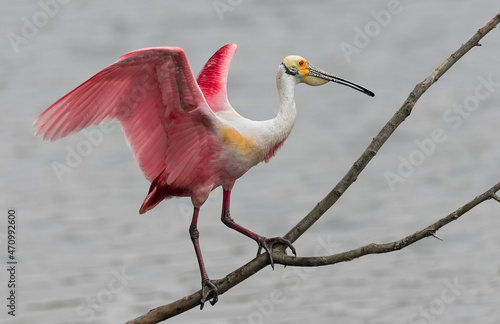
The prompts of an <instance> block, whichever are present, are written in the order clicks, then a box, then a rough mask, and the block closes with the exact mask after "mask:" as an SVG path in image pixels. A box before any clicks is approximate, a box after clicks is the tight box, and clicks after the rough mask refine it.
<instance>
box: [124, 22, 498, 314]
mask: <svg viewBox="0 0 500 324" xmlns="http://www.w3.org/2000/svg"><path fill="white" fill-rule="evenodd" d="M499 21H500V14H498V15H496V16H495V17H494V18H493V19H492V20H491V21H489V22H488V23H487V24H486V25H485V26H484V27H483V28H481V29H479V30H478V31H477V33H475V34H474V36H472V38H471V39H470V40H469V41H468V42H467V43H465V44H463V45H462V46H461V47H460V48H459V49H458V50H457V51H456V52H455V53H453V54H452V55H451V56H450V57H449V58H448V59H447V60H445V61H444V62H443V63H442V64H441V65H440V66H439V67H438V68H437V69H436V70H435V71H434V72H433V73H432V74H431V75H430V76H429V77H427V78H426V79H425V80H424V81H422V82H420V83H419V84H417V85H416V86H415V88H414V89H413V91H412V92H411V93H410V95H409V96H408V98H407V99H406V100H405V102H404V103H403V105H402V106H401V108H399V110H398V111H397V112H396V113H395V114H394V116H393V117H392V118H391V119H390V120H389V121H388V122H387V124H386V125H385V126H384V127H383V128H382V130H381V131H380V133H379V134H378V135H377V136H376V137H375V138H374V139H373V141H372V142H371V143H370V145H369V146H368V147H367V149H366V150H365V151H364V152H363V154H362V155H361V156H360V157H359V158H358V160H357V161H356V162H354V164H353V166H352V167H351V169H350V170H349V171H348V172H347V174H346V175H345V176H344V178H342V180H341V181H340V182H339V183H338V184H337V185H336V186H335V187H334V188H333V189H332V191H330V192H329V193H328V194H327V195H326V197H325V198H323V199H322V200H321V201H320V202H319V203H318V204H317V205H316V207H315V208H314V209H313V210H312V211H311V212H310V213H309V214H308V215H307V216H306V217H304V218H303V219H302V220H301V221H300V222H299V223H298V224H297V225H296V226H295V227H293V228H292V229H291V230H290V231H289V232H288V233H287V234H286V235H285V236H284V238H286V239H288V240H289V241H290V242H294V241H295V240H297V239H298V238H299V237H300V236H301V235H302V234H303V233H304V232H305V231H306V230H307V229H308V228H309V227H311V226H312V225H313V224H314V223H315V222H316V221H317V220H318V219H319V218H320V217H321V216H322V215H323V214H324V213H325V212H326V211H327V210H328V209H329V208H330V207H331V206H333V204H335V202H336V201H337V200H338V199H339V198H340V197H341V196H342V195H343V194H344V192H345V191H346V190H347V188H349V186H350V185H351V184H352V183H353V182H354V181H356V179H357V178H358V176H359V174H360V173H361V171H363V169H364V168H365V167H366V165H367V164H368V163H369V162H370V161H371V159H372V158H373V157H374V156H375V155H376V154H377V152H378V150H379V149H380V148H381V147H382V145H383V144H384V143H385V142H386V141H387V139H388V138H389V137H390V136H391V135H392V133H393V132H394V131H395V130H396V128H397V127H398V126H399V125H400V124H401V123H402V122H403V121H404V120H405V119H406V118H407V117H408V116H409V115H410V113H411V111H412V110H413V107H414V106H415V103H416V102H417V100H418V99H419V98H420V97H421V96H422V94H423V93H424V92H425V91H426V90H427V89H428V88H429V87H430V86H431V85H432V84H433V83H434V82H436V81H437V80H438V79H439V78H440V77H441V76H442V75H443V74H444V73H445V72H446V71H448V69H449V68H450V67H451V66H452V65H453V64H455V63H456V62H457V61H458V60H459V59H460V58H461V57H462V56H463V55H465V53H467V52H468V51H469V50H470V49H471V48H473V47H475V46H478V45H479V40H481V38H483V37H484V36H485V35H486V34H487V33H488V32H490V31H491V30H492V29H493V28H494V27H495V26H496V25H497V24H498V23H499ZM499 189H500V183H499V184H496V185H495V186H494V187H492V188H491V189H489V190H488V191H486V192H485V193H483V194H482V195H480V196H478V197H476V198H475V199H473V200H472V201H470V202H469V203H467V204H466V205H464V206H462V207H460V208H459V209H457V210H456V211H455V212H453V213H451V214H450V215H448V216H446V217H444V218H442V219H440V220H439V221H437V222H436V223H434V224H432V225H430V226H428V227H426V228H425V229H423V230H420V231H418V232H416V233H414V234H412V235H409V236H407V237H405V238H403V239H402V240H399V241H395V242H391V243H385V244H370V245H367V246H363V247H360V248H358V249H354V250H351V251H347V252H344V253H339V254H335V255H331V256H325V257H319V258H302V257H292V256H287V255H286V254H284V247H281V246H280V247H278V248H276V249H274V251H273V258H274V260H275V262H276V263H282V264H286V265H294V266H319V265H327V264H334V263H338V262H342V261H349V260H352V259H354V258H358V257H361V256H363V255H367V254H373V253H386V252H391V251H395V250H399V249H402V248H404V247H406V246H408V245H410V244H413V243H414V242H416V241H418V240H421V239H422V238H424V237H427V236H430V235H434V236H436V235H435V232H436V231H437V230H438V229H439V228H441V227H442V226H444V225H446V224H448V223H449V222H451V221H453V220H455V219H457V218H459V217H460V216H462V215H463V214H465V213H466V212H467V211H469V210H470V209H472V208H473V207H475V206H477V205H478V204H480V203H481V202H483V201H485V200H488V199H491V198H493V199H495V200H497V201H500V198H499V197H498V196H497V195H496V192H497V191H498V190H499ZM437 238H439V237H437ZM323 263H324V264H323ZM267 265H269V257H268V256H267V254H261V255H259V256H257V257H256V258H255V259H253V260H251V261H250V262H248V263H247V264H245V265H244V266H242V267H240V268H239V269H237V270H235V271H233V272H232V273H230V274H228V275H227V276H226V277H224V278H223V279H221V280H219V282H218V286H219V290H218V291H219V295H222V294H223V293H225V292H226V291H228V290H229V289H231V288H232V287H234V286H236V285H237V284H239V283H240V282H242V281H243V280H245V279H247V278H249V277H251V276H252V275H254V274H255V273H256V272H258V271H260V270H261V269H263V268H264V267H266V266H267ZM200 298H201V291H197V292H195V293H192V294H191V295H189V296H185V297H183V298H181V299H179V300H177V301H175V302H173V303H171V304H168V305H164V306H160V307H157V308H155V309H152V310H150V311H149V312H148V313H146V314H144V315H142V316H140V317H138V318H136V319H133V320H131V321H128V322H127V323H126V324H151V323H158V322H161V321H164V320H166V319H168V318H170V317H173V316H176V315H178V314H180V313H183V312H185V311H187V310H189V309H191V308H194V307H196V306H198V305H199V304H200Z"/></svg>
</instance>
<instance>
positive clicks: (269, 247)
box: [257, 237, 297, 270]
mask: <svg viewBox="0 0 500 324" xmlns="http://www.w3.org/2000/svg"><path fill="white" fill-rule="evenodd" d="M257 243H258V244H259V250H258V251H257V255H259V254H260V251H262V249H264V250H265V251H266V252H267V253H268V254H269V261H271V268H273V270H274V260H273V246H274V245H275V244H281V245H286V246H287V247H289V248H290V250H292V252H293V254H294V255H295V256H296V255H297V253H296V252H295V248H294V247H293V245H292V243H290V242H289V241H288V240H285V239H284V238H282V237H271V238H266V237H262V238H261V239H260V240H258V241H257ZM285 253H286V252H285Z"/></svg>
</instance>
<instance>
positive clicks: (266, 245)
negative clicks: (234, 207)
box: [221, 189, 297, 269]
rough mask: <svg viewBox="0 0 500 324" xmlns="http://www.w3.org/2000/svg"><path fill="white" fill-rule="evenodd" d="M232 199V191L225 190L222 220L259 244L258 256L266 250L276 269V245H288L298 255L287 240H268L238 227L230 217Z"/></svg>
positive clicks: (278, 238) (274, 238) (279, 238)
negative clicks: (274, 257) (274, 252)
mask: <svg viewBox="0 0 500 324" xmlns="http://www.w3.org/2000/svg"><path fill="white" fill-rule="evenodd" d="M230 197H231V190H226V189H224V190H223V197H222V215H221V220H222V222H223V223H224V224H226V226H228V227H230V228H232V229H234V230H237V231H238V232H240V233H242V234H244V235H246V236H248V237H250V238H251V239H253V240H254V241H256V242H257V244H259V249H258V250H257V255H259V254H260V251H262V249H264V250H265V251H266V252H267V253H268V254H269V261H270V262H271V267H272V268H273V269H274V260H273V255H272V250H273V246H274V244H283V245H286V246H287V247H289V248H290V250H292V252H293V254H294V255H297V253H296V252H295V248H294V247H293V245H292V243H290V242H289V241H288V240H285V239H284V238H281V237H272V238H266V237H263V236H260V235H258V234H256V233H254V232H252V231H250V230H248V229H246V228H244V227H243V226H241V225H238V224H236V223H235V222H234V220H233V219H232V218H231V216H230V215H229V200H230Z"/></svg>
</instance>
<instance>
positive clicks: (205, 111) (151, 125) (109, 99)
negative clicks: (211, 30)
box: [33, 47, 227, 210]
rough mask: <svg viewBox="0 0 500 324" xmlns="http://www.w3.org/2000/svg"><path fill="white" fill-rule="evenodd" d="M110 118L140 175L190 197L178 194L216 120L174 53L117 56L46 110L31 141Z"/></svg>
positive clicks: (187, 68)
mask: <svg viewBox="0 0 500 324" xmlns="http://www.w3.org/2000/svg"><path fill="white" fill-rule="evenodd" d="M226 75H227V73H226ZM114 119H117V120H118V121H119V122H120V124H121V126H122V127H123V130H124V132H125V135H126V138H127V141H128V143H129V144H130V146H131V148H132V151H133V153H134V158H135V160H136V162H137V163H138V164H139V167H140V168H141V170H142V172H143V173H144V175H145V177H146V178H147V179H148V180H150V181H153V180H155V178H157V177H158V178H159V177H160V176H161V179H157V180H155V183H156V182H158V181H160V182H161V184H162V186H172V188H174V189H172V190H174V192H171V193H170V194H174V195H175V194H179V195H180V194H183V195H186V194H188V193H186V192H184V191H182V190H181V189H178V188H181V187H182V186H183V184H182V183H181V182H182V181H186V179H187V177H188V175H190V173H191V172H192V171H193V169H194V167H195V166H196V165H198V163H201V161H200V159H202V158H203V155H202V154H200V152H201V151H202V150H203V149H204V148H206V147H209V145H208V144H214V143H215V144H216V145H217V144H218V143H219V141H220V140H219V138H218V137H217V136H216V135H215V134H214V133H213V132H212V129H213V127H214V125H215V124H216V123H217V122H218V121H217V118H216V117H215V115H214V113H213V111H212V110H211V109H210V107H209V106H208V104H207V102H206V101H205V99H204V96H203V93H202V92H201V90H200V88H199V87H198V84H197V83H196V80H195V78H194V75H193V73H192V71H191V68H190V66H189V63H188V60H187V57H186V55H185V53H184V51H183V50H182V49H181V48H179V47H156V48H146V49H141V50H137V51H134V52H131V53H128V54H125V55H123V56H121V57H120V58H119V59H118V61H117V62H116V63H114V64H112V65H110V66H108V67H107V68H105V69H104V70H102V71H100V72H99V73H97V74H96V75H94V76H93V77H92V78H90V79H89V80H87V81H86V82H84V83H83V84H82V85H80V86H79V87H77V88H76V89H74V90H73V91H71V92H70V93H68V94H67V95H66V96H64V97H63V98H61V99H60V100H59V101H57V102H56V103H54V104H53V105H52V106H50V107H49V108H48V109H47V110H46V111H45V112H44V113H43V114H41V115H40V117H38V119H37V120H35V122H34V124H33V125H34V126H35V127H37V130H36V133H35V135H43V138H44V139H49V140H56V139H58V138H61V137H64V136H66V135H68V134H70V133H74V132H77V131H79V130H81V129H83V128H85V127H87V126H90V125H96V124H99V123H100V122H102V121H111V120H114ZM175 188H177V189H175ZM153 189H154V188H153V186H152V187H151V189H150V194H151V191H152V190H153ZM175 190H181V191H182V192H181V191H179V192H175ZM162 195H163V198H165V197H166V196H168V195H169V193H168V192H165V193H162ZM148 196H149V195H148ZM163 198H162V199H163ZM153 207H154V206H151V207H150V208H147V209H151V208H153ZM147 209H146V210H147Z"/></svg>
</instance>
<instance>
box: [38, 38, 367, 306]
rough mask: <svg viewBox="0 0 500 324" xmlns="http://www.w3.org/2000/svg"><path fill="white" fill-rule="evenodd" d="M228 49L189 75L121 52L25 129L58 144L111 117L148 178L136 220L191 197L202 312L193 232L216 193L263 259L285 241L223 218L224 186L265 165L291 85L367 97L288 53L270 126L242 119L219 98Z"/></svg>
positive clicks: (207, 283)
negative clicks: (339, 88)
mask: <svg viewBox="0 0 500 324" xmlns="http://www.w3.org/2000/svg"><path fill="white" fill-rule="evenodd" d="M235 51H236V45H235V44H228V45H226V46H223V47H222V48H220V49H219V50H218V51H217V52H216V53H215V54H214V55H213V56H212V57H211V58H210V59H209V60H208V62H207V63H206V64H205V65H204V67H203V68H202V70H201V72H200V74H199V75H198V77H197V78H195V76H194V74H193V72H192V70H191V67H190V66H189V63H188V59H187V57H186V54H185V52H184V50H183V49H182V48H180V47H151V48H145V49H139V50H136V51H134V52H131V53H128V54H125V55H123V56H121V57H120V58H118V60H117V61H116V62H115V63H113V64H111V65H110V66H108V67H106V68H104V69H103V70H102V71H100V72H98V73H97V74H95V75H94V76H93V77H91V78H90V79H88V80H87V81H85V82H84V83H83V84H81V85H80V86H78V87H77V88H76V89H74V90H73V91H71V92H69V93H68V94H66V95H65V96H64V97H62V98H61V99H59V100H58V101H57V102H56V103H54V104H53V105H52V106H50V107H49V108H47V110H45V111H44V112H43V113H42V114H41V115H40V116H39V117H38V118H37V119H36V120H35V122H34V123H33V126H34V127H36V132H35V136H37V135H41V136H43V139H48V140H51V141H52V140H57V139H59V138H61V137H65V136H67V135H69V134H71V133H75V132H78V131H80V130H81V129H83V128H85V127H88V126H92V125H97V124H99V123H101V122H110V121H112V120H117V121H118V122H119V123H120V125H121V127H122V128H123V131H124V133H125V136H126V139H127V142H128V143H129V145H130V147H131V148H132V151H133V154H134V158H135V161H136V162H137V164H139V167H140V168H141V170H142V172H143V173H144V176H145V177H146V178H147V179H148V180H149V181H151V187H150V188H149V192H148V194H147V196H146V198H145V199H144V202H143V203H142V206H141V208H140V209H139V213H140V214H143V213H145V212H147V211H148V210H150V209H152V208H154V207H155V206H156V205H158V204H159V203H160V202H161V201H162V200H164V199H167V198H171V197H174V196H176V197H191V201H192V203H193V206H194V211H193V218H192V222H191V225H190V227H189V234H190V236H191V240H192V242H193V245H194V249H195V253H196V258H197V260H198V265H199V267H200V272H201V283H202V289H201V308H203V305H204V303H205V301H207V300H209V301H210V303H211V304H212V305H214V304H215V303H216V302H217V300H218V287H217V281H216V280H210V279H209V277H208V274H207V271H206V269H205V265H204V263H203V258H202V254H201V249H200V245H199V232H198V229H197V222H198V216H199V212H200V207H201V206H202V205H203V203H204V202H205V201H206V200H207V198H208V196H209V194H210V192H211V191H212V190H214V189H215V188H217V187H219V186H222V189H223V198H222V216H221V219H222V222H223V223H224V224H225V225H227V226H228V227H230V228H232V229H234V230H236V231H238V232H240V233H242V234H244V235H246V236H248V237H250V238H251V239H253V240H255V241H256V242H257V244H258V251H257V254H259V253H260V252H261V251H262V249H264V250H265V252H267V253H268V254H269V258H270V263H271V266H272V267H273V268H274V263H273V258H272V249H273V246H274V245H275V244H282V245H286V246H287V247H288V248H290V250H291V251H292V252H293V253H294V254H295V249H294V247H293V246H292V244H291V243H290V242H289V241H287V240H285V239H283V238H281V237H274V238H266V237H263V236H261V235H258V234H256V233H254V232H252V231H250V230H248V229H246V228H244V227H242V226H240V225H238V224H237V223H235V222H234V220H233V219H232V218H231V216H230V214H229V200H230V196H231V189H232V188H233V185H234V183H235V181H236V179H238V178H239V177H241V176H242V175H243V174H244V173H245V172H247V171H248V170H249V169H250V168H251V167H253V166H254V165H256V164H258V163H259V162H262V161H265V162H268V161H269V159H271V158H272V157H273V156H274V155H275V153H276V151H277V150H278V149H279V148H280V147H281V146H282V145H283V142H284V141H285V140H286V138H287V137H288V135H289V134H290V132H291V131H292V127H293V125H294V123H295V117H296V110H295V102H294V88H295V85H297V84H298V83H305V84H308V85H312V86H317V85H322V84H325V83H327V82H329V81H332V82H335V83H339V84H343V85H346V86H348V87H351V88H354V89H356V90H358V91H361V92H363V93H365V94H367V95H369V96H372V97H373V96H374V93H373V92H371V91H370V90H368V89H366V88H364V87H362V86H360V85H357V84H355V83H352V82H350V81H347V80H344V79H341V78H339V77H337V76H334V75H331V74H329V73H326V72H325V71H323V70H320V69H318V68H317V67H315V66H314V65H312V64H311V63H310V62H308V61H307V60H306V59H304V58H302V57H300V56H295V55H291V56H287V57H285V59H284V60H283V61H282V62H281V63H280V64H279V66H278V73H277V76H276V83H277V87H278V95H279V112H278V114H277V116H276V117H275V118H273V119H270V120H265V121H253V120H249V119H247V118H244V117H242V116H240V115H239V114H238V113H237V112H236V111H235V110H234V109H233V107H232V106H231V105H230V104H229V102H228V100H227V90H226V81H227V75H228V69H229V65H230V63H231V59H232V57H233V55H234V52H235Z"/></svg>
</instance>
